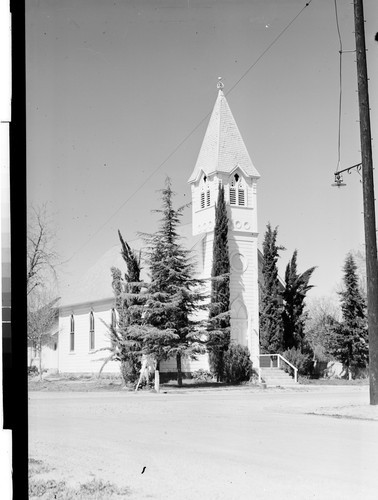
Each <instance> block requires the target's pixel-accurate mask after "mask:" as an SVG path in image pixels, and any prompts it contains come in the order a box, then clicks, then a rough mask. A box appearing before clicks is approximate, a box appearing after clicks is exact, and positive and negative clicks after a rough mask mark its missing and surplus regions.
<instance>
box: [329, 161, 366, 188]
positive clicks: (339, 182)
mask: <svg viewBox="0 0 378 500" xmlns="http://www.w3.org/2000/svg"><path fill="white" fill-rule="evenodd" d="M354 168H355V169H357V172H358V173H360V172H361V170H362V163H356V165H352V166H351V167H348V168H344V169H343V170H338V171H337V172H335V173H334V174H333V175H334V176H335V183H334V184H332V186H336V187H341V186H346V184H344V183H343V176H342V174H343V173H344V172H348V174H351V173H352V172H351V171H352V170H353V169H354Z"/></svg>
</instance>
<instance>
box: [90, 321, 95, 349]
mask: <svg viewBox="0 0 378 500" xmlns="http://www.w3.org/2000/svg"><path fill="white" fill-rule="evenodd" d="M94 348H95V320H94V314H93V311H91V312H90V313H89V349H90V350H91V351H92V350H93V349H94Z"/></svg>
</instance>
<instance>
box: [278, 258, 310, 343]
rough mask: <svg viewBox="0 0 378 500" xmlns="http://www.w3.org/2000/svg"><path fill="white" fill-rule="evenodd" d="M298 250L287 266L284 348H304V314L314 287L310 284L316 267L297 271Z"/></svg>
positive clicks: (283, 317) (283, 294) (284, 297)
mask: <svg viewBox="0 0 378 500" xmlns="http://www.w3.org/2000/svg"><path fill="white" fill-rule="evenodd" d="M297 255H298V252H297V250H295V251H294V253H293V256H292V258H291V260H290V262H289V263H288V265H287V267H286V272H285V289H284V291H283V292H282V298H283V302H284V303H283V311H282V323H283V348H284V349H285V350H286V349H291V348H293V347H294V348H295V349H300V350H303V340H304V326H305V320H306V316H305V314H304V307H305V298H306V294H307V292H308V291H309V290H310V289H311V288H312V285H309V281H310V278H311V276H312V273H313V272H314V270H315V267H311V268H310V269H307V271H305V272H304V273H302V274H298V272H297Z"/></svg>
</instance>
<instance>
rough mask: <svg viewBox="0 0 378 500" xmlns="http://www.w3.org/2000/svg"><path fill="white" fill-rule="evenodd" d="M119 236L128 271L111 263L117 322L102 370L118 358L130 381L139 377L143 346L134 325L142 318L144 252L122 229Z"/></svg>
mask: <svg viewBox="0 0 378 500" xmlns="http://www.w3.org/2000/svg"><path fill="white" fill-rule="evenodd" d="M118 236H119V239H120V242H121V255H122V257H123V260H124V261H125V264H126V269H127V271H126V273H125V274H124V276H122V272H121V271H120V270H119V269H118V268H117V267H112V268H111V270H110V271H111V275H112V288H113V292H114V297H115V309H116V311H117V313H118V321H117V325H113V324H111V325H110V327H109V332H110V339H111V346H110V347H108V348H104V350H110V351H111V354H110V355H109V357H108V358H106V359H105V362H104V364H103V365H102V367H101V370H100V372H101V371H102V369H103V368H104V366H105V364H106V363H107V362H108V361H119V362H120V363H121V374H122V378H123V380H124V382H125V383H129V382H135V381H136V379H137V377H138V373H139V368H140V350H141V346H140V343H139V342H138V341H136V340H135V339H134V337H133V334H132V331H131V326H132V325H135V324H138V323H140V322H141V309H140V306H141V304H142V303H143V299H142V296H141V294H140V292H141V287H142V286H143V283H142V281H141V277H140V273H141V255H140V252H139V253H137V252H135V251H134V250H132V249H131V248H130V246H129V245H128V243H127V242H126V241H125V240H124V239H123V238H122V235H121V233H120V231H118Z"/></svg>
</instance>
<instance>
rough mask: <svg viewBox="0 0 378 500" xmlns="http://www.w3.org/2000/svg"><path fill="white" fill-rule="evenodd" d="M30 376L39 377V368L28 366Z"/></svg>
mask: <svg viewBox="0 0 378 500" xmlns="http://www.w3.org/2000/svg"><path fill="white" fill-rule="evenodd" d="M28 375H30V376H33V375H38V368H37V367H36V366H34V365H33V366H28Z"/></svg>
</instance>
